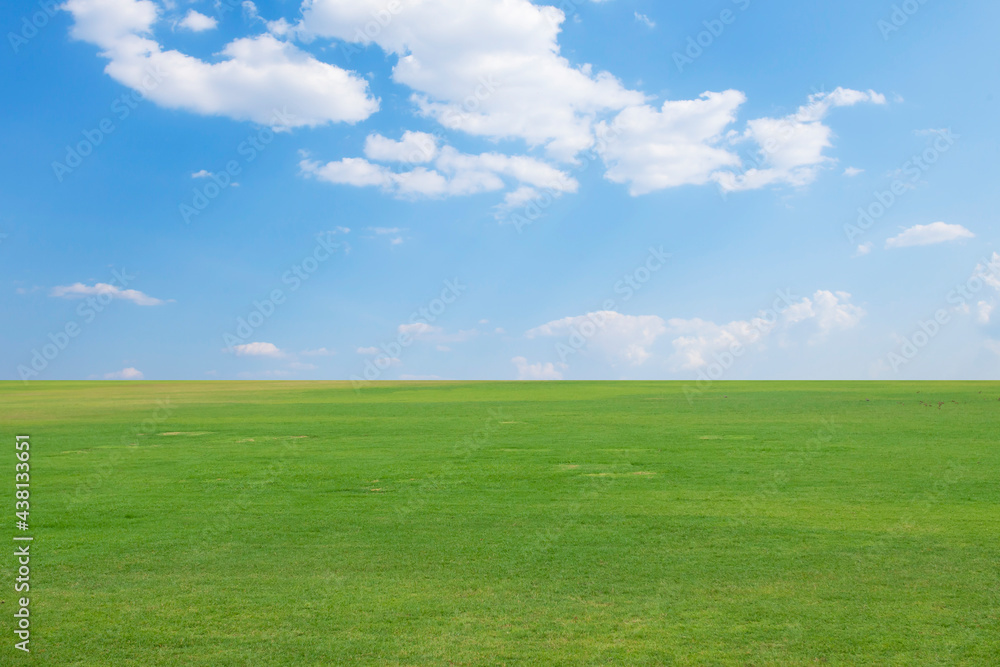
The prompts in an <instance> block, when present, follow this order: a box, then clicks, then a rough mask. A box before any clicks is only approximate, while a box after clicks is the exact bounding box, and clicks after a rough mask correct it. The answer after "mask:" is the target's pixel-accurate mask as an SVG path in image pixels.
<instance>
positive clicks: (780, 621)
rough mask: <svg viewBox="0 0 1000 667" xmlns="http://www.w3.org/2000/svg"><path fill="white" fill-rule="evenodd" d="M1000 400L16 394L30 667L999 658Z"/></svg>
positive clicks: (9, 392)
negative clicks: (24, 481) (29, 554)
mask: <svg viewBox="0 0 1000 667" xmlns="http://www.w3.org/2000/svg"><path fill="white" fill-rule="evenodd" d="M998 399H1000V383H891V384H890V383H884V384H883V383H831V382H814V383H717V384H715V385H714V386H712V387H710V388H709V389H708V390H707V391H705V392H704V393H703V394H701V395H699V396H696V397H692V400H691V402H690V403H689V401H688V400H687V399H686V398H685V395H684V393H683V391H682V385H680V384H674V383H654V382H639V383H447V384H430V383H428V384H414V383H406V384H402V383H400V384H394V383H386V384H384V385H379V386H377V387H373V388H369V389H364V390H362V391H360V392H355V391H354V390H352V389H351V387H350V385H346V384H337V383H249V382H247V383H226V382H219V383H184V382H177V383H141V382H140V383H82V382H81V383H75V382H51V383H35V384H31V385H29V386H23V385H21V384H19V383H3V384H0V429H2V432H0V436H2V439H3V442H4V449H3V451H4V452H6V454H5V455H4V457H5V458H4V460H5V461H6V462H5V463H4V464H3V466H0V470H4V471H6V472H4V473H3V475H4V477H3V479H2V482H0V483H2V484H3V485H4V487H5V488H7V489H12V488H13V483H14V479H13V477H14V463H15V459H14V453H13V452H14V446H13V443H14V435H15V434H16V433H28V434H30V435H31V445H32V449H31V451H32V459H31V461H32V467H31V485H32V486H31V488H32V496H31V519H32V530H33V532H34V535H35V536H36V537H35V542H34V543H33V547H32V549H33V550H34V553H33V558H32V562H31V567H32V570H31V586H32V588H31V597H32V602H31V608H32V629H33V634H32V642H31V647H32V654H31V655H30V656H25V655H23V654H21V652H19V651H15V650H14V649H13V643H14V641H15V639H14V638H13V634H12V632H11V630H12V628H13V618H12V613H10V612H12V611H13V609H12V608H13V606H14V604H15V602H16V599H17V598H16V596H15V594H14V593H13V578H14V567H15V565H14V560H13V558H12V557H11V556H7V557H6V558H5V559H4V562H3V565H4V571H3V572H4V579H3V581H2V582H0V600H2V601H3V602H4V604H3V605H0V613H2V614H3V618H4V620H3V627H4V628H5V631H4V632H3V637H4V641H3V645H2V646H0V663H2V664H4V665H7V664H11V665H13V664H21V663H25V664H27V663H29V662H30V663H33V664H46V665H102V666H104V665H142V666H147V665H213V666H218V665H341V664H370V665H382V664H385V665H529V664H532V665H533V664H541V665H545V664H548V665H807V664H808V665H812V664H822V663H827V664H834V665H837V664H839V665H854V664H857V665H997V664H1000V658H998V656H1000V610H998V607H1000V444H998V441H1000V400H998ZM4 497H6V498H8V501H7V502H8V505H9V508H7V509H6V510H5V511H7V512H8V514H9V517H8V519H9V521H10V524H9V525H10V528H9V529H8V531H7V533H8V535H11V534H13V533H14V532H16V531H14V528H13V523H14V516H13V514H14V499H13V493H12V492H10V493H5V495H4ZM7 539H8V540H9V539H10V537H8V538H7ZM8 543H9V542H8ZM4 550H5V552H6V553H8V554H9V553H12V551H13V549H10V548H7V547H5V548H4Z"/></svg>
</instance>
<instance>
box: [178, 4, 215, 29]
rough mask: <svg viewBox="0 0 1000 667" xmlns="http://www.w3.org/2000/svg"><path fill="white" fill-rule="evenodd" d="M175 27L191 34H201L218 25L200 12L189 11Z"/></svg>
mask: <svg viewBox="0 0 1000 667" xmlns="http://www.w3.org/2000/svg"><path fill="white" fill-rule="evenodd" d="M177 25H179V26H180V27H182V28H186V29H187V30H191V31H192V32H202V31H204V30H213V29H214V28H215V27H216V26H218V25H219V22H218V21H216V20H215V19H214V18H212V17H211V16H205V15H204V14H202V13H200V12H196V11H195V10H193V9H190V10H188V13H187V15H186V16H185V17H184V18H183V19H181V21H180V22H179V23H178V24H177Z"/></svg>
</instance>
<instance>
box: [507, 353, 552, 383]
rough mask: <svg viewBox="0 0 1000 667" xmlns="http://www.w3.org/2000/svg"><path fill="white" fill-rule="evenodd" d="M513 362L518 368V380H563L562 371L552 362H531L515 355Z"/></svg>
mask: <svg viewBox="0 0 1000 667" xmlns="http://www.w3.org/2000/svg"><path fill="white" fill-rule="evenodd" d="M511 362H512V363H513V364H514V366H515V367H516V368H517V379H518V380H562V379H563V375H562V373H561V372H560V371H559V370H558V369H557V368H556V366H555V364H553V363H552V362H544V363H543V362H539V363H537V364H529V363H528V360H527V359H525V358H524V357H514V358H513V359H511Z"/></svg>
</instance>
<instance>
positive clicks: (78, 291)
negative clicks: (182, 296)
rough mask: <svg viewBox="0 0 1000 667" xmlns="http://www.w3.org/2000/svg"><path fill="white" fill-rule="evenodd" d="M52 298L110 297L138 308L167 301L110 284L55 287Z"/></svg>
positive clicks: (76, 284) (75, 284) (80, 284)
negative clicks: (130, 303)
mask: <svg viewBox="0 0 1000 667" xmlns="http://www.w3.org/2000/svg"><path fill="white" fill-rule="evenodd" d="M49 295H50V296H55V297H62V298H65V299H83V298H86V297H88V296H96V297H101V296H104V297H108V298H110V299H121V300H122V301H131V302H132V303H134V304H136V305H137V306H161V305H163V304H164V303H166V301H163V300H162V299H157V298H154V297H151V296H149V295H148V294H143V293H142V292H140V291H139V290H134V289H121V288H119V287H116V286H114V285H109V284H108V283H96V284H94V285H84V284H83V283H73V284H72V285H61V286H58V287H53V288H52V291H51V292H50V293H49Z"/></svg>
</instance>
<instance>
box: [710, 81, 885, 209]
mask: <svg viewBox="0 0 1000 667" xmlns="http://www.w3.org/2000/svg"><path fill="white" fill-rule="evenodd" d="M862 102H869V103H872V104H885V103H886V100H885V96H884V95H881V94H880V93H876V92H875V91H873V90H869V91H867V92H864V91H858V90H851V89H848V88H837V89H836V90H834V91H832V92H829V93H816V94H813V95H810V96H809V101H808V103H806V104H805V105H803V106H801V107H799V108H798V110H797V111H796V112H795V113H793V114H790V115H788V116H785V117H783V118H757V119H755V120H751V121H749V122H748V123H747V129H746V130H745V131H744V132H743V134H742V135H739V136H738V137H734V140H735V141H736V142H740V141H748V140H749V141H753V142H755V143H756V144H757V146H758V147H759V152H758V160H757V161H758V162H759V164H753V165H750V166H749V168H748V169H746V170H745V171H743V172H742V173H740V174H734V173H732V172H729V171H719V172H717V173H716V174H715V175H714V177H715V180H716V181H718V183H719V186H720V187H721V188H723V190H727V191H732V190H751V189H755V188H761V187H765V186H767V185H776V184H788V185H793V186H803V185H808V184H809V183H811V182H812V181H813V180H815V178H816V175H817V174H818V173H819V169H820V167H821V166H822V165H824V164H826V163H827V162H830V161H831V158H829V157H827V156H825V155H823V151H824V150H825V149H826V148H829V147H830V146H831V145H832V144H831V142H830V139H831V137H832V135H833V130H831V129H830V128H829V127H828V126H826V125H824V124H823V123H822V122H821V121H822V120H823V119H824V118H825V117H826V115H827V114H828V113H829V111H830V110H831V109H833V108H835V107H848V106H854V105H855V104H860V103H862Z"/></svg>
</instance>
